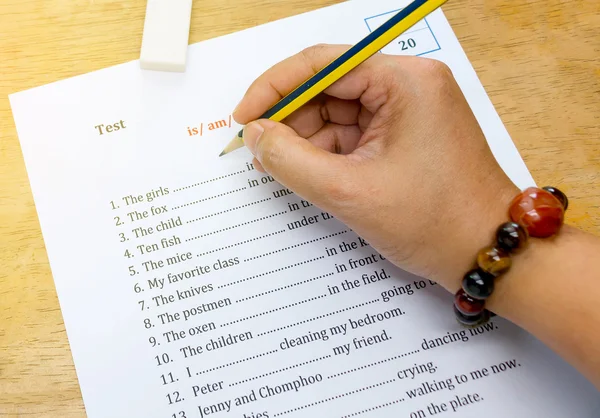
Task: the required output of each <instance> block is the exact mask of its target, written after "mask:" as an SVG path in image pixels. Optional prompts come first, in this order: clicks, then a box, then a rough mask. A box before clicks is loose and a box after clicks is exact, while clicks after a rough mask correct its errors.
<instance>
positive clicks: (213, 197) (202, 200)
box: [171, 187, 246, 210]
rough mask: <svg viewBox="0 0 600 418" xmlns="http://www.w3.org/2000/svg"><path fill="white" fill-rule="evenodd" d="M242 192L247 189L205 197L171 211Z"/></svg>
mask: <svg viewBox="0 0 600 418" xmlns="http://www.w3.org/2000/svg"><path fill="white" fill-rule="evenodd" d="M242 190H246V187H242V188H241V189H234V190H230V191H228V192H225V193H221V194H217V195H214V196H210V197H205V198H204V199H200V200H194V201H193V202H190V203H185V204H183V205H179V206H175V207H174V208H172V209H171V210H175V209H179V208H183V207H185V206H190V205H195V204H196V203H200V202H205V201H207V200H211V199H216V198H217V197H221V196H225V195H228V194H231V193H236V192H241V191H242Z"/></svg>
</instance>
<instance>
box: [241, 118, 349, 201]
mask: <svg viewBox="0 0 600 418" xmlns="http://www.w3.org/2000/svg"><path fill="white" fill-rule="evenodd" d="M337 126H338V128H340V129H348V130H350V129H352V127H342V126H341V125H337ZM329 129H331V130H332V131H329V130H324V133H323V134H322V137H318V138H317V137H316V138H315V141H317V142H320V143H322V144H323V145H327V143H329V144H335V143H336V142H335V141H336V140H335V138H339V137H337V136H336V135H337V134H336V133H334V132H333V130H334V128H329ZM354 129H357V128H356V127H354ZM340 132H341V131H340ZM355 136H357V135H355ZM328 141H329V142H328ZM244 143H245V144H246V146H247V147H248V149H249V150H250V151H251V152H252V154H254V156H255V157H256V159H257V160H258V161H259V162H260V164H261V166H262V167H263V168H264V169H265V171H266V172H267V173H269V174H270V175H271V176H273V177H274V178H275V180H277V181H278V182H279V183H281V184H283V185H284V186H286V187H288V188H289V189H291V190H292V191H294V192H295V193H296V194H298V195H299V196H300V197H302V198H303V199H306V200H308V201H311V202H313V203H314V204H315V205H317V206H319V207H320V208H322V209H324V210H336V209H339V208H340V207H341V206H343V205H344V203H347V202H349V201H350V200H351V199H352V196H351V192H350V189H349V187H350V185H351V186H352V187H353V189H352V190H358V189H357V188H355V186H356V185H357V184H358V183H360V181H361V180H360V177H359V176H357V175H356V173H357V170H356V169H351V168H350V162H349V160H348V159H347V158H346V156H344V155H337V154H332V153H330V152H327V151H325V150H323V149H321V148H319V147H317V146H315V145H313V144H312V143H311V142H309V141H307V140H306V139H304V138H302V137H300V136H298V135H297V134H296V132H294V130H293V129H291V128H290V127H288V126H286V125H284V124H281V123H277V122H273V121H270V120H265V119H261V120H258V121H255V122H252V123H250V124H248V125H246V127H245V128H244ZM340 144H341V142H340ZM339 147H342V145H339ZM340 149H341V148H340ZM355 177H356V178H355ZM346 186H347V187H346Z"/></svg>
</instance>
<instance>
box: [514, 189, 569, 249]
mask: <svg viewBox="0 0 600 418" xmlns="http://www.w3.org/2000/svg"><path fill="white" fill-rule="evenodd" d="M564 213H565V210H564V207H563V205H562V203H561V202H560V200H558V199H557V198H556V197H555V196H554V195H553V194H552V193H550V192H547V191H546V190H542V189H538V188H537V187H530V188H528V189H525V190H524V191H523V192H522V193H521V194H519V195H518V196H517V197H515V198H514V199H513V201H512V203H511V204H510V209H509V214H510V218H511V219H512V220H513V221H514V222H516V223H518V224H520V225H521V226H523V227H524V228H525V229H526V230H527V232H528V233H529V235H530V236H532V237H537V238H545V237H549V236H551V235H554V234H556V233H557V232H558V231H559V230H560V227H561V226H562V224H563V220H564Z"/></svg>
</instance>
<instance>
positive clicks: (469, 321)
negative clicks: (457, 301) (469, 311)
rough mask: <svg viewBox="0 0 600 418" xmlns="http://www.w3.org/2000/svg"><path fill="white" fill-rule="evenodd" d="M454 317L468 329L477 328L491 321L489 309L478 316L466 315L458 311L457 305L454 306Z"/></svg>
mask: <svg viewBox="0 0 600 418" xmlns="http://www.w3.org/2000/svg"><path fill="white" fill-rule="evenodd" d="M454 316H455V317H456V320H457V321H458V322H459V323H460V324H461V325H465V326H467V327H476V326H478V325H481V324H484V323H486V322H488V321H489V320H490V313H489V312H488V310H487V309H484V310H483V311H481V312H480V313H478V314H477V315H464V314H463V313H462V312H461V311H459V310H458V308H457V307H456V305H454Z"/></svg>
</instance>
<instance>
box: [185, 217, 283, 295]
mask: <svg viewBox="0 0 600 418" xmlns="http://www.w3.org/2000/svg"><path fill="white" fill-rule="evenodd" d="M284 232H285V229H282V230H281V231H275V232H271V233H270V234H267V235H261V236H260V237H255V238H250V239H247V240H244V241H240V242H238V243H235V244H231V245H226V246H225V247H221V248H216V249H214V250H210V251H207V252H205V253H200V254H198V255H197V256H196V257H202V256H203V255H206V254H210V253H215V252H217V251H221V250H225V249H227V248H231V247H237V246H238V245H242V244H247V243H249V242H252V241H256V240H259V239H263V238H267V237H270V236H272V235H277V234H283V233H284ZM225 286H227V285H225ZM225 286H219V289H220V288H221V287H225Z"/></svg>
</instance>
